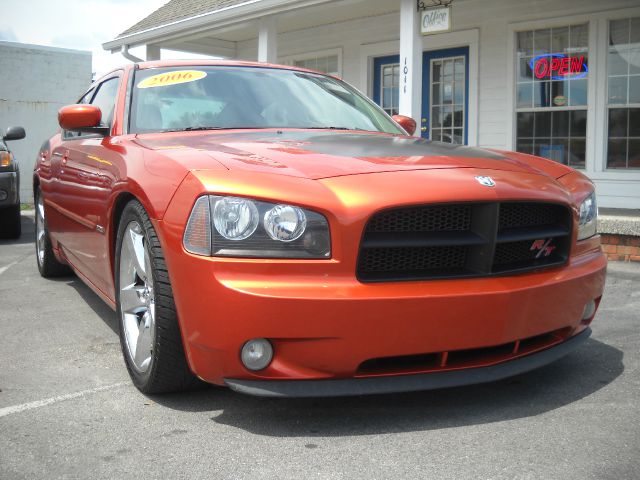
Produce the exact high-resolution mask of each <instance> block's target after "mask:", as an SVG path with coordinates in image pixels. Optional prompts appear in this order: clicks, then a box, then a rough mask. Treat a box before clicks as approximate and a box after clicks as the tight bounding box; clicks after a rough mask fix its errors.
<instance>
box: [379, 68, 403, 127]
mask: <svg viewBox="0 0 640 480" xmlns="http://www.w3.org/2000/svg"><path fill="white" fill-rule="evenodd" d="M380 76H381V78H382V82H381V83H380V100H381V101H380V104H381V105H382V109H383V110H384V111H385V112H387V113H388V114H389V115H397V114H398V111H399V103H400V99H399V92H400V64H398V63H388V64H386V65H381V66H380Z"/></svg>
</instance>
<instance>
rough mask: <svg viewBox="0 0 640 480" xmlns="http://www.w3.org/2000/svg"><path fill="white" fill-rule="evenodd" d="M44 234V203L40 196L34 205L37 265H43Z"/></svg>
mask: <svg viewBox="0 0 640 480" xmlns="http://www.w3.org/2000/svg"><path fill="white" fill-rule="evenodd" d="M45 235H46V233H45V230H44V203H43V201H42V195H38V204H37V205H36V255H37V256H38V264H40V265H43V264H44V252H45V248H46V244H45V241H46V237H45Z"/></svg>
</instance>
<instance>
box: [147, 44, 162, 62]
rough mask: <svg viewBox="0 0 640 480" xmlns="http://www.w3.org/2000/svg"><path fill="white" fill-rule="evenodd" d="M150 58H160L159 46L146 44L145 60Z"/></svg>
mask: <svg viewBox="0 0 640 480" xmlns="http://www.w3.org/2000/svg"><path fill="white" fill-rule="evenodd" d="M150 60H160V47H159V46H157V45H147V62H148V61H150Z"/></svg>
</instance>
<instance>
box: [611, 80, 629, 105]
mask: <svg viewBox="0 0 640 480" xmlns="http://www.w3.org/2000/svg"><path fill="white" fill-rule="evenodd" d="M628 80H629V78H628V77H609V103H610V104H617V105H620V104H625V103H627V82H628Z"/></svg>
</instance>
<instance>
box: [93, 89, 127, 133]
mask: <svg viewBox="0 0 640 480" xmlns="http://www.w3.org/2000/svg"><path fill="white" fill-rule="evenodd" d="M119 80H120V79H119V78H118V77H115V78H110V79H109V80H107V81H105V82H103V83H102V84H100V87H98V92H97V93H96V96H95V97H93V100H92V102H91V104H92V105H95V106H96V107H98V108H100V111H101V112H102V120H101V121H100V126H102V127H110V126H111V120H112V119H113V109H114V107H115V104H116V95H117V94H118V83H119Z"/></svg>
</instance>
